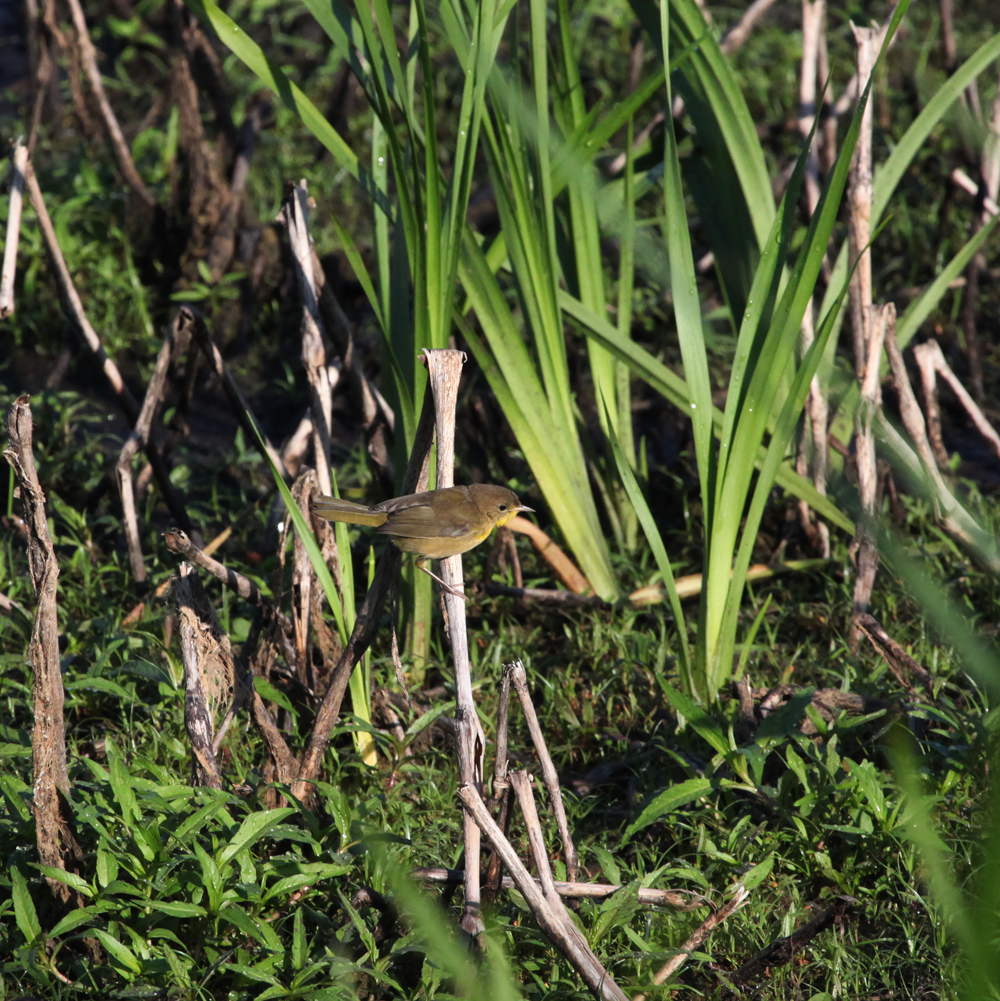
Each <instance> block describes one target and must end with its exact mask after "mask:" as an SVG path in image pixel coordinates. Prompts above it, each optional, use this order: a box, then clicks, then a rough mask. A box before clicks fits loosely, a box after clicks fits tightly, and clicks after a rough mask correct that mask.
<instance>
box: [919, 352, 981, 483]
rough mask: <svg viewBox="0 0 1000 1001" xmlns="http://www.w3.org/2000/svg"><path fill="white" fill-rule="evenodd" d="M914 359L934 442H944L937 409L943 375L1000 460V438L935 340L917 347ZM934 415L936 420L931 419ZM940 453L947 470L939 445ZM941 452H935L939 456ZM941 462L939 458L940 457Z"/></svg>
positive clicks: (936, 450) (941, 446)
mask: <svg viewBox="0 0 1000 1001" xmlns="http://www.w3.org/2000/svg"><path fill="white" fill-rule="evenodd" d="M913 356H914V358H915V359H916V361H917V365H918V367H919V368H920V375H921V378H922V380H923V384H924V399H925V403H926V406H927V413H928V424H929V425H930V428H931V442H932V443H934V442H935V441H937V442H941V430H940V427H941V422H940V410H939V409H938V405H937V380H936V378H935V376H936V375H940V376H941V377H942V378H943V379H944V380H945V382H947V383H948V385H949V386H950V387H951V389H952V392H954V394H955V395H956V396H957V397H958V401H959V403H961V404H962V406H963V408H964V409H965V412H966V413H967V414H968V415H969V417H970V418H971V420H972V423H973V424H974V425H975V426H976V430H977V431H978V432H979V434H980V435H981V436H982V438H983V439H984V440H985V441H986V443H987V444H988V445H989V446H990V448H991V449H993V453H994V455H996V456H997V458H998V459H1000V435H998V434H997V432H996V430H995V429H994V427H993V425H992V424H990V422H989V421H988V420H987V419H986V415H985V414H984V413H983V412H982V410H981V409H980V408H979V405H978V404H977V403H976V401H975V400H974V399H973V398H972V396H971V394H970V393H969V391H968V390H967V389H966V388H965V386H963V385H962V383H961V381H960V380H959V378H958V376H957V375H955V373H954V371H953V370H952V368H951V366H950V365H949V364H948V362H947V361H946V360H945V357H944V352H942V350H941V347H940V345H939V344H938V342H937V341H936V340H934V339H933V338H931V339H930V340H928V341H925V342H924V343H923V344H918V345H917V346H916V347H914V349H913ZM931 414H933V415H934V417H933V418H932V417H931ZM940 452H941V453H944V455H945V467H946V468H947V453H945V452H944V444H943V443H941V444H940ZM937 453H938V448H935V454H936V455H937ZM938 458H939V460H940V456H938Z"/></svg>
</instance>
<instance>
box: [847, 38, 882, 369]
mask: <svg viewBox="0 0 1000 1001" xmlns="http://www.w3.org/2000/svg"><path fill="white" fill-rule="evenodd" d="M886 27H887V25H886ZM851 29H852V31H853V32H854V41H855V43H856V44H857V47H858V95H859V97H860V95H861V94H863V93H864V89H865V87H866V86H867V85H868V78H869V77H870V76H871V74H872V69H873V68H874V66H875V58H876V56H877V54H878V50H879V48H880V47H881V45H882V38H883V36H884V34H885V27H882V28H858V27H856V26H855V25H854V24H852V25H851ZM848 198H849V201H850V206H851V216H850V225H849V229H848V236H849V242H848V268H851V269H853V270H852V273H851V285H850V301H851V325H852V329H853V332H854V371H855V373H856V375H857V377H858V381H859V382H860V381H861V379H862V378H864V373H865V360H866V358H867V353H868V340H869V337H870V330H871V322H872V320H871V317H870V315H869V310H870V307H871V303H872V264H871V251H870V249H869V246H868V245H869V243H870V242H871V212H872V102H871V101H869V102H868V103H867V104H866V105H865V111H864V115H863V116H862V119H861V131H860V133H859V135H858V144H857V147H856V148H855V151H854V160H853V162H852V166H851V179H850V184H849V188H848Z"/></svg>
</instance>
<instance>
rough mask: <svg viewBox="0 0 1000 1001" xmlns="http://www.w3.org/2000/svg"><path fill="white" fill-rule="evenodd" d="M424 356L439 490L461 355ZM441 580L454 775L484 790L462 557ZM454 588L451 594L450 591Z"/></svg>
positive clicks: (446, 469)
mask: <svg viewBox="0 0 1000 1001" xmlns="http://www.w3.org/2000/svg"><path fill="white" fill-rule="evenodd" d="M424 360H425V362H426V364H427V373H428V377H429V380H430V389H431V392H432V393H433V394H434V410H435V414H436V419H435V424H436V427H437V485H438V489H439V490H441V489H444V488H446V487H450V486H454V483H455V408H456V406H457V404H458V384H459V381H460V380H461V377H462V365H463V364H464V362H465V354H464V352H462V351H451V350H447V349H445V350H437V351H428V350H427V349H424ZM441 579H442V580H443V581H444V583H445V585H446V587H445V590H444V592H443V593H442V598H443V600H444V603H445V610H446V612H447V622H448V639H449V641H450V643H451V653H452V659H453V661H454V665H455V700H456V703H457V707H456V712H455V723H456V743H457V749H458V774H459V782H460V783H461V784H462V785H468V786H472V787H473V788H475V789H476V791H477V792H479V793H480V794H482V790H483V757H484V753H485V748H486V735H485V734H484V733H483V727H482V723H481V722H480V720H479V713H478V712H477V710H476V703H475V701H474V699H473V697H472V669H471V666H470V664H469V637H468V633H467V631H466V626H465V601H464V600H463V599H462V598H460V597H459V596H458V595H459V593H461V589H463V588H464V586H465V584H464V579H463V576H462V557H461V556H449V557H447V558H446V559H443V560H441ZM452 592H454V593H452ZM463 818H464V821H465V913H464V914H463V916H462V927H463V928H464V929H465V931H466V932H468V933H469V934H470V935H480V934H482V933H483V932H484V931H485V926H484V925H483V919H482V915H481V907H482V897H481V889H480V858H479V855H480V843H481V838H480V832H479V827H478V826H477V825H476V822H475V821H474V820H473V818H472V817H471V816H469V814H467V813H464V814H463Z"/></svg>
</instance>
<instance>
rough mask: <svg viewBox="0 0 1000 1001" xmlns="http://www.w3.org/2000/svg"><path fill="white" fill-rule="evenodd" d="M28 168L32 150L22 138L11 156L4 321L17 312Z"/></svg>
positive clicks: (1, 304) (0, 312) (0, 295)
mask: <svg viewBox="0 0 1000 1001" xmlns="http://www.w3.org/2000/svg"><path fill="white" fill-rule="evenodd" d="M27 166H28V147H27V146H25V145H24V140H23V139H20V138H19V139H18V140H17V142H15V143H14V147H13V149H12V150H11V154H10V167H11V176H10V204H9V206H8V209H7V237H6V240H5V241H4V247H3V271H2V272H0V320H5V319H7V317H8V316H12V315H13V313H14V276H15V275H16V274H17V245H18V241H19V240H20V239H21V208H22V207H23V205H24V173H25V170H26V169H27Z"/></svg>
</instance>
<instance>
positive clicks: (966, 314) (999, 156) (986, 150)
mask: <svg viewBox="0 0 1000 1001" xmlns="http://www.w3.org/2000/svg"><path fill="white" fill-rule="evenodd" d="M980 173H981V174H982V178H983V188H984V189H985V190H984V192H983V194H984V195H985V197H984V198H983V205H982V207H981V208H980V210H979V211H978V212H977V213H976V217H975V220H974V221H973V232H974V233H976V232H978V231H979V230H980V229H982V228H983V226H985V225H986V224H987V223H988V222H989V221H990V215H991V213H990V210H989V207H988V206H987V204H986V202H987V201H993V202H996V200H997V193H998V191H1000V85H998V87H997V93H996V97H995V98H994V100H993V120H992V121H991V122H989V123H988V124H987V127H986V136H985V138H984V140H983V149H982V154H981V156H980ZM977 194H978V192H977ZM986 263H987V262H986V251H985V250H983V249H982V248H980V249H979V250H977V251H976V253H975V254H973V256H972V260H971V261H969V263H968V265H967V266H966V269H965V300H964V302H963V305H962V329H963V332H964V333H965V350H966V353H967V355H968V357H969V381H970V382H971V383H972V395H973V397H974V398H975V399H976V400H977V401H979V402H980V403H982V402H983V392H984V391H983V363H982V359H981V358H980V354H979V332H978V330H977V323H976V314H977V306H978V300H979V278H980V275H981V274H982V273H983V272H984V271H985V270H986Z"/></svg>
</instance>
